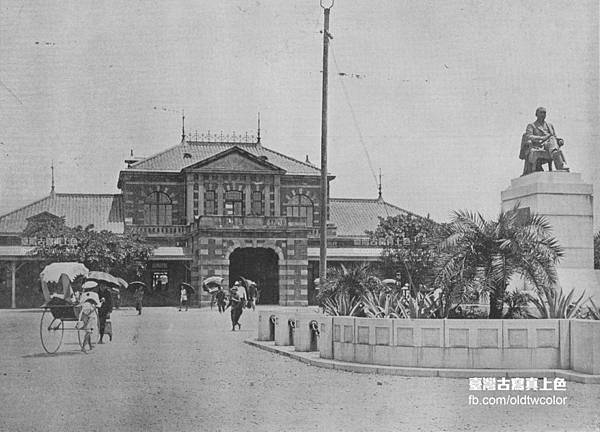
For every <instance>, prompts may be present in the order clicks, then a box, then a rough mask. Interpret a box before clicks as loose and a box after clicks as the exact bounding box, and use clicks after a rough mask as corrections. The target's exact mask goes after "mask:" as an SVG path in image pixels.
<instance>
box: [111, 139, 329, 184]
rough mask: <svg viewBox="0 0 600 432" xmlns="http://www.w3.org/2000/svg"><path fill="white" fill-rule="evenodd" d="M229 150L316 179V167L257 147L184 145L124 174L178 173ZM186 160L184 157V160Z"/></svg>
mask: <svg viewBox="0 0 600 432" xmlns="http://www.w3.org/2000/svg"><path fill="white" fill-rule="evenodd" d="M232 147H239V148H241V149H243V150H245V151H246V152H248V153H251V154H253V155H254V156H257V157H261V156H266V158H267V159H266V162H268V163H270V164H272V165H274V166H276V167H278V168H281V169H283V170H285V171H286V172H287V174H292V175H315V176H317V175H320V173H321V170H320V169H318V168H317V167H315V166H313V165H311V164H308V163H305V162H301V161H299V160H296V159H294V158H291V157H289V156H286V155H283V154H281V153H278V152H276V151H273V150H271V149H268V148H266V147H264V146H262V145H261V144H258V143H239V142H197V141H185V142H182V143H180V144H178V145H176V146H174V147H171V148H168V149H167V150H164V151H162V152H160V153H157V154H155V155H153V156H150V157H148V158H146V159H144V160H142V161H140V162H137V163H134V164H132V165H131V167H129V168H127V169H126V170H123V171H122V172H127V171H170V172H179V171H181V170H182V169H184V168H186V167H188V166H190V165H194V164H196V163H198V162H200V161H203V160H205V159H208V158H210V157H212V156H215V155H217V154H219V153H221V152H224V151H226V150H228V149H231V148H232ZM184 156H186V157H184Z"/></svg>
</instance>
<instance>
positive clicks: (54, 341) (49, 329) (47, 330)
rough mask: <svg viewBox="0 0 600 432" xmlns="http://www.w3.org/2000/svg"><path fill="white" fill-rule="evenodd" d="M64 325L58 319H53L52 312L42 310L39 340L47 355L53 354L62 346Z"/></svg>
mask: <svg viewBox="0 0 600 432" xmlns="http://www.w3.org/2000/svg"><path fill="white" fill-rule="evenodd" d="M64 331H65V324H64V323H63V321H62V320H61V319H60V318H54V316H53V315H52V312H51V311H50V310H48V309H46V310H44V313H43V314H42V319H41V320H40V339H41V341H42V346H43V347H44V350H45V351H46V352H47V353H48V354H54V353H55V352H56V351H58V349H59V348H60V345H61V344H62V339H63V334H64Z"/></svg>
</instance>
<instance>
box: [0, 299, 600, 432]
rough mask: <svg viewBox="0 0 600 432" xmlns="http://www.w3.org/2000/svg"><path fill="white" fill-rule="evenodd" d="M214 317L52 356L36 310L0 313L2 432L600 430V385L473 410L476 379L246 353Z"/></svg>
mask: <svg viewBox="0 0 600 432" xmlns="http://www.w3.org/2000/svg"><path fill="white" fill-rule="evenodd" d="M257 315H258V314H257V312H245V313H244V315H243V317H242V320H241V322H242V330H241V331H239V332H237V331H236V332H232V331H231V327H230V323H229V317H228V315H225V314H224V315H220V314H219V313H218V312H216V311H210V310H208V309H202V310H199V309H194V310H190V311H189V312H178V311H177V309H176V308H146V309H144V312H143V315H141V316H138V315H137V314H136V312H135V311H134V310H132V309H127V310H119V311H115V312H114V313H113V317H112V321H113V327H114V331H115V336H114V340H113V341H112V342H109V343H107V344H104V345H99V346H96V347H95V349H94V350H93V351H92V352H91V353H90V354H87V355H86V354H83V353H81V352H79V346H78V345H77V337H76V334H75V333H68V332H65V338H64V342H63V346H62V348H61V350H60V351H59V352H58V353H57V354H56V355H52V356H50V355H46V354H45V353H44V352H43V349H42V346H41V344H40V337H39V321H40V316H41V313H40V311H38V310H16V311H11V310H0V341H1V342H2V351H1V354H0V430H2V431H177V432H182V431H261V432H264V431H320V432H325V431H372V430H377V431H400V430H402V431H479V430H482V431H488V430H489V431H491V430H498V431H499V430H510V431H554V430H596V431H597V430H600V385H589V384H588V385H584V384H576V383H567V391H566V392H565V393H564V394H562V396H567V398H568V400H567V404H566V406H486V407H483V406H472V405H471V406H470V405H469V404H468V396H469V394H472V392H471V393H470V392H469V389H468V387H469V386H468V380H467V379H444V378H407V377H395V376H378V375H362V374H355V373H349V372H341V371H335V370H329V369H320V368H315V367H312V366H308V365H306V364H304V363H300V362H298V361H295V360H292V359H289V358H286V357H282V356H279V355H276V354H272V353H269V352H266V351H263V350H260V349H257V348H254V347H251V346H249V345H247V344H244V343H243V340H245V339H250V338H256V335H257V330H256V325H257Z"/></svg>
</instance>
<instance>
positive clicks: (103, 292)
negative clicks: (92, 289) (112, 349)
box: [98, 284, 113, 344]
mask: <svg viewBox="0 0 600 432" xmlns="http://www.w3.org/2000/svg"><path fill="white" fill-rule="evenodd" d="M98 296H99V297H100V307H99V308H98V319H99V321H100V323H99V327H100V340H99V341H98V343H99V344H103V343H104V342H103V341H102V339H103V338H104V334H107V335H108V337H109V338H110V340H111V342H112V322H111V321H109V319H110V313H111V312H112V309H113V301H112V294H111V292H110V288H109V287H107V286H106V285H103V284H100V289H99V291H98ZM107 323H108V324H107Z"/></svg>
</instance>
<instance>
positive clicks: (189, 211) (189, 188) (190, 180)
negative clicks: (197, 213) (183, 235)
mask: <svg viewBox="0 0 600 432" xmlns="http://www.w3.org/2000/svg"><path fill="white" fill-rule="evenodd" d="M185 186H186V188H185V189H186V194H185V199H186V212H185V216H186V222H187V223H188V225H189V224H190V223H192V222H193V221H194V175H193V174H191V173H188V175H187V176H186V184H185Z"/></svg>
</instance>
